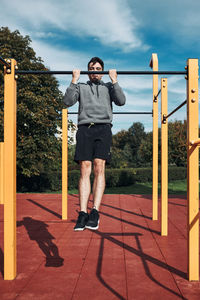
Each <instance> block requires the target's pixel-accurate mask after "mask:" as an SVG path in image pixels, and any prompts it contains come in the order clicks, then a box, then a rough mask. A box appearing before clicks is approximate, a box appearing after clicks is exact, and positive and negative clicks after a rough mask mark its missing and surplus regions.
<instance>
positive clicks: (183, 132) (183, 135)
mask: <svg viewBox="0 0 200 300" xmlns="http://www.w3.org/2000/svg"><path fill="white" fill-rule="evenodd" d="M168 132H169V163H174V164H176V165H177V166H185V165H186V163H187V146H186V144H187V122H186V121H184V122H183V123H182V122H181V121H175V122H169V124H168Z"/></svg>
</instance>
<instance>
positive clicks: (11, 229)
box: [4, 59, 17, 280]
mask: <svg viewBox="0 0 200 300" xmlns="http://www.w3.org/2000/svg"><path fill="white" fill-rule="evenodd" d="M10 64H11V69H10V72H8V70H6V67H5V68H4V80H5V81H4V89H5V90H4V154H5V173H4V174H5V182H4V186H5V192H4V195H5V198H4V279H5V280H12V279H14V278H15V277H16V111H17V107H16V106H17V104H16V80H15V66H16V61H15V60H14V59H11V63H10Z"/></svg>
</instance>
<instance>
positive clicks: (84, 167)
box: [80, 160, 92, 177]
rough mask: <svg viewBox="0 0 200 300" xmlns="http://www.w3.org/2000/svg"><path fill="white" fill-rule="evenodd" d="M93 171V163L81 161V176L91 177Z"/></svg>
mask: <svg viewBox="0 0 200 300" xmlns="http://www.w3.org/2000/svg"><path fill="white" fill-rule="evenodd" d="M91 170H92V163H91V161H88V160H84V161H80V171H81V176H83V177H85V176H90V174H91Z"/></svg>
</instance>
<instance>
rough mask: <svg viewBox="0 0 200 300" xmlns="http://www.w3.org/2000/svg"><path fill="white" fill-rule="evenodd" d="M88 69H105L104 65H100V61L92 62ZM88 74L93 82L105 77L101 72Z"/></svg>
mask: <svg viewBox="0 0 200 300" xmlns="http://www.w3.org/2000/svg"><path fill="white" fill-rule="evenodd" d="M88 71H103V70H102V66H101V65H100V63H98V62H96V63H92V62H91V63H90V64H89V68H88ZM88 76H89V78H90V81H92V82H98V81H100V80H101V78H102V77H103V75H101V74H91V75H88Z"/></svg>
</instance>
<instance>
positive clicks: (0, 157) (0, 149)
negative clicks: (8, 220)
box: [0, 142, 5, 204]
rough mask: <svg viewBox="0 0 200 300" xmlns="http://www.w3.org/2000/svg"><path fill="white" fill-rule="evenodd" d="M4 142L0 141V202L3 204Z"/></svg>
mask: <svg viewBox="0 0 200 300" xmlns="http://www.w3.org/2000/svg"><path fill="white" fill-rule="evenodd" d="M4 170H5V167H4V143H3V142H1V143H0V204H4Z"/></svg>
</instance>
